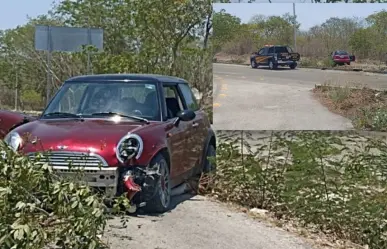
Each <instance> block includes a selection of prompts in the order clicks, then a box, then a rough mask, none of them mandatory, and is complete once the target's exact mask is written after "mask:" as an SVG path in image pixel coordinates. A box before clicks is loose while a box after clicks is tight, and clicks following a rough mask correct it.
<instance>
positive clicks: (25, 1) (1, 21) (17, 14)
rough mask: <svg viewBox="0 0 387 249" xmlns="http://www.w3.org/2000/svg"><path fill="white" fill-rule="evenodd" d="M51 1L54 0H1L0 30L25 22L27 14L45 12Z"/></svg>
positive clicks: (34, 14) (35, 14)
mask: <svg viewBox="0 0 387 249" xmlns="http://www.w3.org/2000/svg"><path fill="white" fill-rule="evenodd" d="M53 2H54V0H1V8H0V30H3V29H10V28H16V27H17V26H18V25H23V24H25V23H27V22H28V18H27V16H30V17H37V16H39V15H42V14H47V12H48V11H49V10H50V9H51V6H52V3H53Z"/></svg>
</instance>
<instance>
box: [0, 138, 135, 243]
mask: <svg viewBox="0 0 387 249" xmlns="http://www.w3.org/2000/svg"><path fill="white" fill-rule="evenodd" d="M0 151H1V152H2V154H1V157H0V200H1V201H0V248H15V249H16V248H29V249H39V248H90V249H94V248H105V247H106V245H105V243H104V242H103V241H102V240H101V239H100V238H101V236H102V234H103V232H104V228H105V226H106V222H107V219H108V217H109V215H111V214H115V215H118V214H124V212H123V211H122V209H121V207H127V208H129V205H128V201H127V199H126V198H122V197H120V198H118V199H117V200H116V203H115V204H114V206H113V207H112V209H111V212H110V213H108V212H105V211H106V210H107V209H106V208H107V207H106V206H105V204H104V197H103V196H101V195H99V194H97V193H95V191H92V189H91V188H89V187H88V186H87V185H84V184H82V183H80V182H78V181H76V179H63V178H60V177H58V176H57V175H55V174H54V173H53V172H52V169H51V167H48V165H47V164H43V163H39V160H37V161H35V162H32V161H30V160H29V159H28V158H27V157H24V156H22V155H20V154H17V153H15V152H13V151H12V150H10V149H9V148H8V147H7V146H6V145H5V144H4V142H3V141H1V140H0ZM81 175H82V172H81V171H80V172H79V173H78V176H81ZM122 217H123V216H122ZM123 221H124V220H123Z"/></svg>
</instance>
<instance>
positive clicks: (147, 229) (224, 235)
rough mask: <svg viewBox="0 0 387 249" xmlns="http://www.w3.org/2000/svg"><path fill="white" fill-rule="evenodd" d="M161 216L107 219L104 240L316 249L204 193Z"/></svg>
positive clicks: (152, 246) (215, 248) (148, 245)
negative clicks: (123, 219)
mask: <svg viewBox="0 0 387 249" xmlns="http://www.w3.org/2000/svg"><path fill="white" fill-rule="evenodd" d="M173 202H174V208H173V210H171V211H170V212H167V213H165V214H164V215H162V216H148V215H140V216H138V217H129V222H128V223H127V227H126V228H123V227H122V225H121V222H120V219H119V218H114V219H112V220H110V221H109V222H108V227H107V232H106V234H105V235H104V240H105V241H106V242H107V243H108V244H109V245H110V247H111V248H141V249H156V248H157V249H177V248H178V249H191V248H195V249H201V248H203V249H314V247H312V246H311V245H309V244H308V243H307V242H306V241H304V240H303V239H301V238H298V237H296V236H295V235H292V234H290V233H289V232H285V231H284V230H281V229H279V228H275V227H270V226H269V225H267V224H265V223H264V222H260V221H259V220H256V219H252V218H250V217H248V216H247V215H246V214H244V213H242V212H236V211H232V210H231V209H230V208H228V207H227V206H226V205H225V204H221V203H217V202H214V201H211V200H208V199H206V198H205V197H202V196H190V195H181V196H178V197H175V198H174V199H173Z"/></svg>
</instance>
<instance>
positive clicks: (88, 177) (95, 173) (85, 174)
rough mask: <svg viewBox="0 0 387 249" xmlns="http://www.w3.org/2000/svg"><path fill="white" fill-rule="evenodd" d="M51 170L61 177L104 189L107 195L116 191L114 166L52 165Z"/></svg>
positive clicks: (116, 175) (111, 194)
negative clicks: (69, 166) (78, 166)
mask: <svg viewBox="0 0 387 249" xmlns="http://www.w3.org/2000/svg"><path fill="white" fill-rule="evenodd" d="M53 171H54V173H55V174H56V175H58V176H59V177H61V178H63V179H67V180H72V181H77V182H81V183H84V184H86V185H89V186H90V187H93V188H97V189H104V190H105V191H104V192H106V194H107V195H108V196H114V195H115V194H116V193H117V184H118V170H117V169H116V168H109V169H98V168H97V169H96V168H76V169H69V168H68V167H54V168H53Z"/></svg>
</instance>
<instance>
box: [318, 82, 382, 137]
mask: <svg viewBox="0 0 387 249" xmlns="http://www.w3.org/2000/svg"><path fill="white" fill-rule="evenodd" d="M313 94H314V95H315V96H316V98H317V99H318V100H319V101H320V102H321V103H322V104H323V105H324V106H326V107H327V108H328V109H329V110H330V111H332V112H334V113H337V114H340V115H342V116H344V117H347V118H349V119H350V120H352V123H353V125H354V127H355V128H356V129H362V130H373V131H387V91H378V90H373V89H369V88H365V87H364V88H351V87H349V86H332V85H330V84H329V82H328V83H326V84H324V85H321V86H316V87H315V88H314V89H313Z"/></svg>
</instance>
